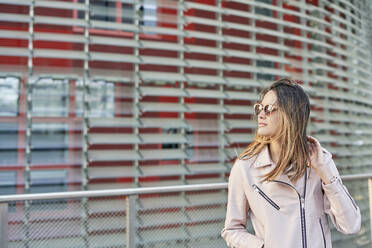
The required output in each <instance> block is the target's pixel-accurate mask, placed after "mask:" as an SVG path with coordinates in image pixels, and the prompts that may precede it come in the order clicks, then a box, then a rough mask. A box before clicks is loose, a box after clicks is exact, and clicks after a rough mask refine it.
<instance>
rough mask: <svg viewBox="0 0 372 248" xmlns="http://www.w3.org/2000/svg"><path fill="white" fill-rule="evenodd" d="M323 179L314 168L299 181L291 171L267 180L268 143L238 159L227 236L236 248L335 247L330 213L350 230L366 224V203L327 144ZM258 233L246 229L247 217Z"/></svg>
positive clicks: (341, 227) (339, 226) (340, 228)
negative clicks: (363, 204)
mask: <svg viewBox="0 0 372 248" xmlns="http://www.w3.org/2000/svg"><path fill="white" fill-rule="evenodd" d="M323 153H324V160H325V161H324V163H325V164H327V165H328V166H324V167H325V168H326V171H324V175H326V176H327V178H329V179H330V178H334V176H336V178H337V179H336V180H332V182H331V183H329V184H326V185H325V184H324V183H322V181H321V179H320V177H319V176H318V174H317V173H316V172H315V171H314V170H309V169H308V170H307V173H306V174H307V177H305V176H303V177H302V178H301V179H300V180H299V181H298V182H297V183H296V185H294V184H292V182H291V181H290V180H289V178H288V176H287V175H284V174H282V175H281V176H280V177H279V178H277V179H276V180H274V181H270V182H263V183H261V182H260V181H261V178H260V177H259V176H261V175H264V174H266V173H267V172H269V171H270V170H272V168H273V166H274V163H273V162H272V161H271V159H270V155H269V151H268V147H267V146H266V147H265V148H264V149H263V150H262V151H261V152H260V153H259V154H258V155H256V156H253V157H252V158H249V159H246V160H239V159H237V160H236V161H235V164H234V166H233V167H232V169H231V172H230V177H229V183H228V202H227V212H226V220H225V226H224V228H223V230H222V231H221V236H222V237H223V238H224V239H225V241H226V242H227V245H228V246H229V247H234V248H261V247H265V248H279V247H280V248H322V247H325V248H331V247H332V241H331V232H330V227H329V224H328V218H327V216H326V214H328V215H329V216H330V218H331V220H332V222H333V224H334V225H335V227H336V229H337V230H338V231H340V232H342V233H344V234H352V233H357V232H359V230H360V225H361V215H360V209H359V207H358V206H357V205H356V204H355V202H354V200H353V198H352V197H351V196H350V194H349V192H348V190H347V189H346V187H345V186H344V185H343V184H342V181H341V179H339V173H338V171H337V168H336V166H335V164H334V162H333V160H332V155H331V154H330V153H329V152H328V151H327V150H325V149H323ZM248 217H250V219H251V221H252V225H253V228H254V230H255V234H253V233H249V232H248V231H247V229H246V223H247V218H248Z"/></svg>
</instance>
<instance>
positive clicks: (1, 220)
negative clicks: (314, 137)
mask: <svg viewBox="0 0 372 248" xmlns="http://www.w3.org/2000/svg"><path fill="white" fill-rule="evenodd" d="M341 179H342V180H343V181H354V180H361V179H368V198H369V205H370V208H369V209H370V221H371V226H372V173H366V174H354V175H343V176H341ZM227 187H228V183H227V182H224V183H209V184H194V185H176V186H163V187H143V188H130V189H112V190H90V191H73V192H55V193H40V194H18V195H3V196H0V244H1V247H3V248H7V247H8V240H7V239H8V228H7V226H8V203H9V202H14V201H27V200H51V199H73V198H85V197H107V196H126V199H127V201H126V205H127V206H126V211H127V214H126V218H127V219H126V221H127V232H126V240H127V247H128V248H132V247H135V238H134V235H135V232H136V227H135V225H136V223H135V222H136V221H135V220H136V207H135V206H136V205H135V196H137V195H141V194H152V193H170V192H186V191H202V190H216V189H227ZM371 237H372V228H371Z"/></svg>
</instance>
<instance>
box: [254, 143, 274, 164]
mask: <svg viewBox="0 0 372 248" xmlns="http://www.w3.org/2000/svg"><path fill="white" fill-rule="evenodd" d="M254 165H255V167H257V168H258V167H263V166H268V165H274V162H273V161H272V160H271V158H270V152H269V146H268V145H266V146H264V148H262V150H261V152H260V153H259V154H258V155H257V158H256V161H255V163H254Z"/></svg>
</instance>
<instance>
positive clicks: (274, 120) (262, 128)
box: [257, 90, 280, 137]
mask: <svg viewBox="0 0 372 248" xmlns="http://www.w3.org/2000/svg"><path fill="white" fill-rule="evenodd" d="M261 104H262V106H263V107H265V106H266V105H270V104H271V105H274V106H275V107H274V110H273V111H272V112H271V113H269V114H266V113H265V111H264V110H261V112H260V113H259V114H258V116H257V124H258V127H257V134H258V135H261V136H265V137H272V136H274V135H275V134H277V133H278V132H279V128H280V126H279V125H280V124H279V114H280V113H279V111H278V103H277V97H276V93H275V92H274V91H273V90H270V91H269V92H267V93H266V94H265V96H264V98H263V99H262V102H261Z"/></svg>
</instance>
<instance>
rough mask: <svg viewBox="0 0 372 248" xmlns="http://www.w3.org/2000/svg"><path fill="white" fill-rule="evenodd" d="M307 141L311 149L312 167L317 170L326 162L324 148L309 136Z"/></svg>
mask: <svg viewBox="0 0 372 248" xmlns="http://www.w3.org/2000/svg"><path fill="white" fill-rule="evenodd" d="M307 141H308V144H309V149H310V166H311V167H312V168H314V169H316V168H317V167H319V165H321V164H322V163H323V162H324V156H323V151H322V147H321V146H320V143H319V141H318V140H317V139H315V138H314V137H311V136H307Z"/></svg>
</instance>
